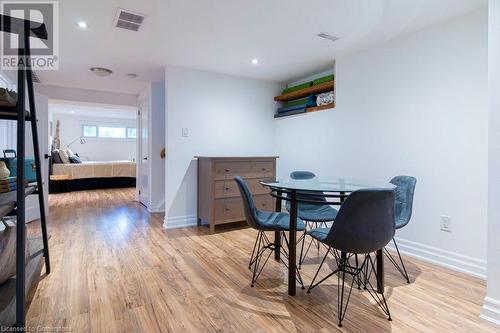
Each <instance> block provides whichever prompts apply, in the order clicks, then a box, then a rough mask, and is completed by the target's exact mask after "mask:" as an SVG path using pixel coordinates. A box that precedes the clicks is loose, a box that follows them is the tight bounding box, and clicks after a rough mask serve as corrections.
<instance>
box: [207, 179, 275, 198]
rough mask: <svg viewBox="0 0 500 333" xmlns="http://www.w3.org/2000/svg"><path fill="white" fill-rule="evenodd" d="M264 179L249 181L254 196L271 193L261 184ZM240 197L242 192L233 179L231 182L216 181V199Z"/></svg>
mask: <svg viewBox="0 0 500 333" xmlns="http://www.w3.org/2000/svg"><path fill="white" fill-rule="evenodd" d="M263 179H264V178H251V179H247V180H246V182H247V184H248V188H249V189H250V192H251V193H252V194H266V193H269V189H267V188H265V187H264V186H262V185H261V184H260V183H259V182H260V181H261V180H263ZM235 196H236V197H239V196H240V190H239V189H238V184H236V182H235V181H234V180H233V179H230V180H216V181H215V197H216V198H227V197H235Z"/></svg>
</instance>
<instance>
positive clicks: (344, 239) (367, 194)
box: [325, 189, 395, 253]
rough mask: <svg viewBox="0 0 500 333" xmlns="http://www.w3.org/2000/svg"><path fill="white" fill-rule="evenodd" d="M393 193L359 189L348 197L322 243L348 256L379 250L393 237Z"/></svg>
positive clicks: (384, 190)
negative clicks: (348, 254) (346, 253)
mask: <svg viewBox="0 0 500 333" xmlns="http://www.w3.org/2000/svg"><path fill="white" fill-rule="evenodd" d="M394 198H395V193H394V191H393V190H388V189H363V190H358V191H355V192H353V193H351V195H349V196H348V197H347V198H346V200H345V201H344V203H343V204H342V206H340V209H339V212H338V214H337V217H336V219H335V222H334V223H333V225H332V227H331V229H330V232H329V233H328V236H327V237H326V240H325V242H326V243H327V244H328V245H330V246H331V247H333V248H335V249H337V250H340V251H345V252H349V253H370V252H375V251H378V250H380V249H382V248H383V247H384V246H386V245H387V243H389V242H390V241H391V239H392V238H393V237H394V233H395V224H394Z"/></svg>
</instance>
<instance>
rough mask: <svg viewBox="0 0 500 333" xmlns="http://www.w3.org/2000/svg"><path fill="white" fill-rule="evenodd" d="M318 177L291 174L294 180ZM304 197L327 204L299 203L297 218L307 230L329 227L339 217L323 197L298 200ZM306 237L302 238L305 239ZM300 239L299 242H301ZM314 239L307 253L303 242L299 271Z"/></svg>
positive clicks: (310, 243)
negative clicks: (329, 223)
mask: <svg viewBox="0 0 500 333" xmlns="http://www.w3.org/2000/svg"><path fill="white" fill-rule="evenodd" d="M315 177H316V175H315V174H314V173H313V172H311V171H293V172H292V173H290V178H291V179H293V180H310V179H314V178H315ZM301 197H303V198H304V199H307V200H314V201H318V202H325V205H320V204H310V203H306V202H299V203H298V205H297V216H298V217H299V218H300V219H301V220H303V221H304V222H305V223H306V229H312V228H318V227H327V226H328V225H327V223H328V222H333V221H334V220H335V217H336V216H337V213H338V211H337V210H336V209H335V208H333V207H332V206H330V204H328V202H327V200H326V198H325V197H324V196H321V195H307V197H306V196H301V195H298V198H297V199H298V200H300V199H301ZM290 206H291V205H290V202H289V201H287V204H286V207H287V209H288V211H290ZM305 235H306V234H305V233H304V235H302V236H301V238H302V237H305ZM301 238H299V241H300V240H301ZM313 240H314V239H312V240H311V241H310V242H309V245H308V246H307V249H306V252H304V244H305V241H303V242H302V246H301V248H300V256H299V269H300V268H301V267H302V263H303V262H304V259H305V258H306V256H307V254H308V253H309V249H310V248H311V245H312V244H313ZM319 246H320V243H319V242H317V248H318V249H319Z"/></svg>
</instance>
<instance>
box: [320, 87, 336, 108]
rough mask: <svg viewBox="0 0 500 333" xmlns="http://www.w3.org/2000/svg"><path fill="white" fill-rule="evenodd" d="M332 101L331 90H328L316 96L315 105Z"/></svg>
mask: <svg viewBox="0 0 500 333" xmlns="http://www.w3.org/2000/svg"><path fill="white" fill-rule="evenodd" d="M333 102H334V95H333V91H328V92H326V93H323V94H319V95H318V96H317V97H316V105H317V106H322V105H328V104H332V103H333Z"/></svg>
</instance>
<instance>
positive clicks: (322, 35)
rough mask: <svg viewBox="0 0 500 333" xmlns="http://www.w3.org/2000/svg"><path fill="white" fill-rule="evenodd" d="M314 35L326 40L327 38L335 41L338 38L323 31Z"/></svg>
mask: <svg viewBox="0 0 500 333" xmlns="http://www.w3.org/2000/svg"><path fill="white" fill-rule="evenodd" d="M316 36H318V37H319V38H323V39H327V40H329V41H331V42H336V41H337V40H339V38H338V37H336V36H332V35H329V34H325V33H324V32H320V33H319V34H317V35H316Z"/></svg>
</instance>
